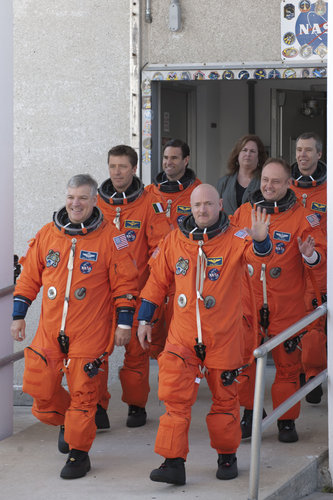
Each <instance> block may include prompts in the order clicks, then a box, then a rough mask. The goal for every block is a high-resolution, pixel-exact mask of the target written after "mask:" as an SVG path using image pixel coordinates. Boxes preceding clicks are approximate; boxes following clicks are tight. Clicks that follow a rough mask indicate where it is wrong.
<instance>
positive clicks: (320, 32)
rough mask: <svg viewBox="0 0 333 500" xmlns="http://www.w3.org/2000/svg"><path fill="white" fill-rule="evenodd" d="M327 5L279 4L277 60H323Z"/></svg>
mask: <svg viewBox="0 0 333 500" xmlns="http://www.w3.org/2000/svg"><path fill="white" fill-rule="evenodd" d="M327 36H328V2H325V1H324V0H314V1H310V0H300V1H298V2H290V1H288V0H283V1H282V2H281V58H282V60H287V59H292V60H294V61H303V62H305V61H309V62H310V61H317V62H319V61H326V60H327Z"/></svg>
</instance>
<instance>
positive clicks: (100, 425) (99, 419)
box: [95, 404, 110, 429]
mask: <svg viewBox="0 0 333 500" xmlns="http://www.w3.org/2000/svg"><path fill="white" fill-rule="evenodd" d="M95 424H96V427H97V429H110V420H109V417H108V414H107V412H106V410H104V408H103V406H101V405H99V404H98V405H97V411H96V413H95Z"/></svg>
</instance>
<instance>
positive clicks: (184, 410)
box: [155, 351, 199, 460]
mask: <svg viewBox="0 0 333 500" xmlns="http://www.w3.org/2000/svg"><path fill="white" fill-rule="evenodd" d="M158 364H159V388H158V397H159V399H160V400H161V401H163V402H164V404H165V408H166V412H165V413H164V415H162V416H161V417H160V424H159V427H158V431H157V437H156V442H155V452H156V453H158V454H159V455H162V456H163V457H165V458H177V457H182V458H184V460H186V457H187V454H188V451H189V448H188V431H189V427H190V422H191V409H192V406H193V404H194V402H195V400H196V398H197V393H198V387H199V384H198V383H196V377H197V375H198V366H197V365H192V364H189V363H187V362H186V361H185V360H184V359H182V358H181V357H180V356H179V355H177V354H172V353H170V352H168V351H163V352H162V353H161V354H160V356H159V358H158Z"/></svg>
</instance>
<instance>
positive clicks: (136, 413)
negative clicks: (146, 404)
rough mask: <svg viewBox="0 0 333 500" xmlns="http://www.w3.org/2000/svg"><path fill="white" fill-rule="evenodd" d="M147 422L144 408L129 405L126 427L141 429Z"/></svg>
mask: <svg viewBox="0 0 333 500" xmlns="http://www.w3.org/2000/svg"><path fill="white" fill-rule="evenodd" d="M146 421H147V413H146V410H145V408H140V406H135V405H129V407H128V417H127V420H126V425H127V427H141V426H142V425H145V423H146Z"/></svg>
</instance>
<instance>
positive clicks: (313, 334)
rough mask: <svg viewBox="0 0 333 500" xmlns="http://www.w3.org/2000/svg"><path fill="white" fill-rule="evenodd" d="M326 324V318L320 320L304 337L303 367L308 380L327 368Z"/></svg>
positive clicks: (312, 325)
mask: <svg viewBox="0 0 333 500" xmlns="http://www.w3.org/2000/svg"><path fill="white" fill-rule="evenodd" d="M309 312H311V311H309ZM325 322H326V316H323V317H321V318H318V320H317V321H315V322H314V323H312V324H311V325H310V326H309V327H308V328H309V330H308V332H307V333H306V334H305V335H304V337H302V365H303V370H304V373H305V377H306V380H309V378H310V377H315V376H316V375H318V373H320V372H321V371H322V370H325V368H326V367H327V351H326V344H327V336H326V334H325Z"/></svg>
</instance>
